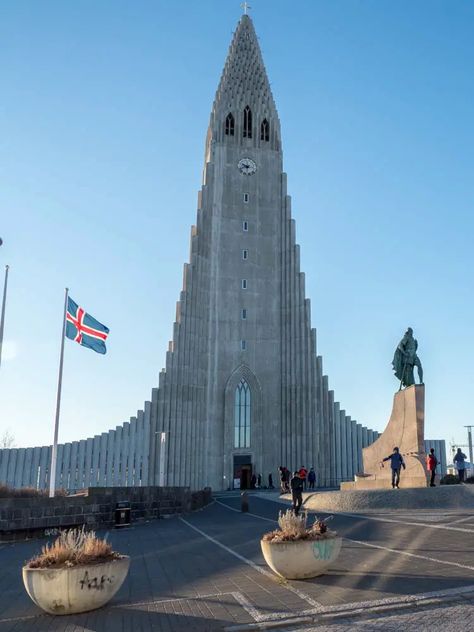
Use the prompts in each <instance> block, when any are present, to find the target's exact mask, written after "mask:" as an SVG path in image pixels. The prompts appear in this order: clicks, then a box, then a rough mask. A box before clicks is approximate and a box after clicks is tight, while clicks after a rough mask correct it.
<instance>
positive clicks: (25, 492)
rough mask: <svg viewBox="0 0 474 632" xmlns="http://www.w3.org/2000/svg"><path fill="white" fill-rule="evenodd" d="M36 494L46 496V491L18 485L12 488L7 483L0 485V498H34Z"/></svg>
mask: <svg viewBox="0 0 474 632" xmlns="http://www.w3.org/2000/svg"><path fill="white" fill-rule="evenodd" d="M37 496H47V492H45V491H43V490H42V489H35V488H34V487H20V488H18V489H14V488H13V487H8V486H7V485H0V498H35V497H37Z"/></svg>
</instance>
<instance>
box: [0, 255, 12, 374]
mask: <svg viewBox="0 0 474 632" xmlns="http://www.w3.org/2000/svg"><path fill="white" fill-rule="evenodd" d="M9 267H10V266H5V284H4V286H3V301H2V316H1V318H0V365H1V364H2V347H3V328H4V326H5V307H6V304H7V285H8V269H9Z"/></svg>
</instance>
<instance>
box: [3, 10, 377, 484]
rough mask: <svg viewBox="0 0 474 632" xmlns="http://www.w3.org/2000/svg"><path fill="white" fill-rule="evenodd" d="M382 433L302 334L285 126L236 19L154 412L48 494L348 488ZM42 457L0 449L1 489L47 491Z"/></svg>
mask: <svg viewBox="0 0 474 632" xmlns="http://www.w3.org/2000/svg"><path fill="white" fill-rule="evenodd" d="M377 437H378V433H377V432H376V431H373V430H369V429H367V428H365V427H363V426H361V425H360V424H358V423H356V421H354V420H353V419H351V418H350V416H349V415H346V412H345V411H344V410H342V409H341V407H340V404H339V403H338V402H336V401H335V400H334V393H333V392H332V391H330V390H329V388H328V378H327V377H326V376H325V375H323V371H322V359H321V357H320V356H318V355H317V351H316V331H315V330H314V329H312V328H311V314H310V303H309V300H308V299H307V298H306V296H305V282H304V274H303V273H302V272H301V271H300V257H299V246H298V245H297V244H296V242H295V224H294V220H293V219H292V217H291V200H290V197H289V196H288V195H287V190H286V174H285V173H284V172H283V157H282V148H281V134H280V121H279V119H278V113H277V110H276V107H275V102H274V100H273V96H272V92H271V89H270V84H269V82H268V78H267V74H266V71H265V66H264V64H263V60H262V55H261V53H260V48H259V45H258V41H257V37H256V35H255V31H254V28H253V24H252V21H251V20H250V18H249V17H248V15H243V16H242V18H241V20H240V22H239V23H238V26H237V30H236V31H235V34H234V37H233V39H232V42H231V45H230V49H229V53H228V56H227V60H226V63H225V66H224V70H223V73H222V77H221V80H220V83H219V86H218V88H217V93H216V97H215V100H214V103H213V106H212V111H211V117H210V122H209V129H208V133H207V139H206V151H205V160H204V171H203V183H202V188H201V191H200V193H199V197H198V211H197V221H196V226H193V227H192V230H191V251H190V258H189V263H187V264H185V266H184V278H183V289H182V291H181V293H180V297H179V301H178V303H177V306H176V320H175V323H174V326H173V339H172V341H171V342H170V344H169V349H168V352H167V354H166V365H165V368H164V369H163V370H162V371H161V373H160V376H159V383H158V387H156V388H154V389H152V397H151V401H147V402H145V405H144V407H143V409H142V410H139V411H138V412H137V414H136V416H133V417H131V418H130V421H129V422H128V421H126V422H125V423H123V425H119V426H117V427H116V428H115V429H111V430H109V431H108V432H102V433H101V434H100V435H95V436H94V437H89V438H87V439H82V440H80V441H73V442H71V443H66V444H63V445H59V446H58V457H57V463H58V467H57V470H56V485H55V486H56V489H58V488H66V489H82V488H86V487H90V486H101V487H111V486H121V487H122V486H140V485H151V486H154V485H158V486H163V485H167V486H189V487H191V489H202V488H203V487H205V486H211V487H212V489H214V490H222V489H234V488H236V487H237V488H238V487H241V488H242V487H248V486H249V485H250V484H251V482H252V476H255V477H258V475H261V477H262V485H266V484H267V482H268V474H269V473H272V475H273V480H274V482H275V484H277V477H278V467H279V466H280V465H284V466H287V467H288V468H289V469H290V470H294V469H295V468H300V467H301V466H302V465H304V466H306V467H307V468H309V467H311V466H314V468H315V471H316V485H317V487H329V486H337V485H339V484H340V483H341V482H342V481H349V480H352V479H353V477H354V474H355V473H357V472H359V471H361V469H362V448H363V447H365V446H367V445H369V444H371V443H372V442H373V441H374V440H375V439H377ZM50 462H51V446H41V447H40V446H38V447H36V448H33V449H31V448H18V449H17V448H12V449H9V450H0V482H4V483H6V484H9V485H12V486H14V487H22V486H36V487H38V488H40V489H47V488H48V487H49V470H48V464H49V463H50Z"/></svg>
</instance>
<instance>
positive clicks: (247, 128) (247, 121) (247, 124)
mask: <svg viewBox="0 0 474 632" xmlns="http://www.w3.org/2000/svg"><path fill="white" fill-rule="evenodd" d="M244 138H252V110H251V109H250V108H249V106H248V105H247V106H246V107H245V110H244Z"/></svg>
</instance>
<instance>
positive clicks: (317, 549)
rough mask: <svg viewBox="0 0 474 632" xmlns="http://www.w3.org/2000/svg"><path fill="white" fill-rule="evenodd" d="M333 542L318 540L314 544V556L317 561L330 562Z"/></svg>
mask: <svg viewBox="0 0 474 632" xmlns="http://www.w3.org/2000/svg"><path fill="white" fill-rule="evenodd" d="M333 550H334V541H333V540H316V541H315V542H313V555H314V557H315V558H316V559H317V560H329V559H331V556H332V554H333Z"/></svg>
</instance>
